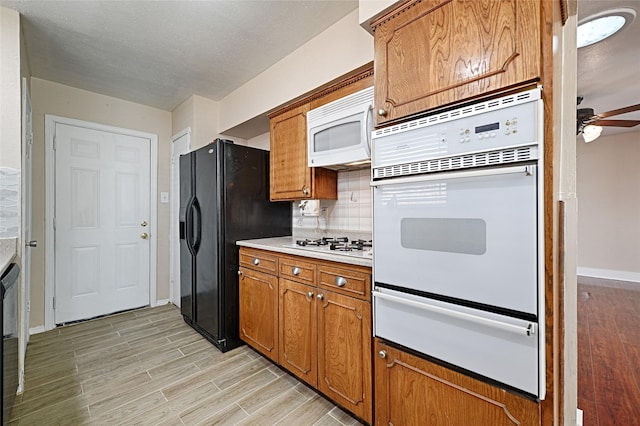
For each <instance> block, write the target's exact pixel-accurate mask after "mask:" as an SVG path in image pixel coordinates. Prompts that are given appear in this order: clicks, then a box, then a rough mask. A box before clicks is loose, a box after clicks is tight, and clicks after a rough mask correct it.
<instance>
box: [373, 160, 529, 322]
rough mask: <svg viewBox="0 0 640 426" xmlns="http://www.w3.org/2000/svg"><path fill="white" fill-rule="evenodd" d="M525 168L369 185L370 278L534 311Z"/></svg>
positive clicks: (514, 308) (425, 290) (429, 291)
mask: <svg viewBox="0 0 640 426" xmlns="http://www.w3.org/2000/svg"><path fill="white" fill-rule="evenodd" d="M531 169H532V170H533V174H532V175H526V174H525V173H524V172H522V173H510V174H491V171H490V170H489V171H487V173H488V174H487V175H483V176H476V177H465V178H452V179H450V178H443V179H440V180H435V181H434V180H428V181H424V182H411V183H398V184H386V185H380V186H378V187H376V188H375V189H374V195H373V203H374V207H373V209H374V210H373V221H374V224H373V229H374V242H375V251H374V264H375V280H376V282H378V283H381V284H390V285H394V286H398V287H404V288H408V289H413V290H416V291H421V292H425V293H431V294H437V295H442V296H444V297H449V298H455V299H459V300H464V301H469V302H472V303H479V304H483V305H488V306H495V307H498V308H503V309H508V310H514V311H518V312H523V313H528V314H534V315H535V314H536V313H537V266H536V265H537V214H536V213H537V204H536V195H537V187H536V181H537V178H536V176H535V174H536V173H535V167H531Z"/></svg>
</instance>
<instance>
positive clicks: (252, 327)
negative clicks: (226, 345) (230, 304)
mask: <svg viewBox="0 0 640 426" xmlns="http://www.w3.org/2000/svg"><path fill="white" fill-rule="evenodd" d="M239 286H240V292H239V293H240V295H239V298H240V339H242V340H243V341H244V342H246V343H247V344H249V345H250V346H251V347H253V348H254V349H255V350H257V351H258V352H260V353H262V354H263V355H264V356H266V357H267V358H269V359H271V360H272V361H275V362H278V277H276V276H274V275H268V274H265V273H262V272H257V271H252V270H251V269H247V268H240V282H239Z"/></svg>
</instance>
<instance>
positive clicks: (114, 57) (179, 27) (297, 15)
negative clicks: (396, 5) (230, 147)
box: [0, 0, 358, 111]
mask: <svg viewBox="0 0 640 426" xmlns="http://www.w3.org/2000/svg"><path fill="white" fill-rule="evenodd" d="M0 5H2V6H5V7H8V8H11V9H15V10H17V11H18V12H20V13H21V14H22V15H23V16H22V22H23V32H24V37H25V41H26V46H27V52H28V56H29V64H30V67H31V74H32V76H34V77H38V78H42V79H46V80H50V81H54V82H58V83H62V84H66V85H70V86H73V87H77V88H81V89H86V90H90V91H92V92H96V93H101V94H105V95H109V96H114V97H117V98H120V99H125V100H129V101H133V102H137V103H141V104H145V105H150V106H154V107H157V108H160V109H163V110H168V111H171V110H173V109H174V108H175V107H176V106H178V105H179V104H180V103H182V102H183V101H184V100H185V99H187V98H188V97H189V96H191V95H192V94H194V93H195V94H197V95H201V96H204V97H206V98H209V99H213V100H220V99H221V98H223V97H224V96H226V95H227V94H229V93H230V92H232V91H233V90H235V89H236V88H238V87H240V86H241V85H243V84H244V83H246V82H247V81H249V80H251V79H252V78H253V77H255V76H256V75H258V74H259V73H261V72H262V71H264V70H265V69H267V68H268V67H269V66H271V65H273V64H274V63H276V62H277V61H279V60H280V59H282V58H284V57H285V56H287V54H289V53H291V52H292V51H294V50H295V49H296V48H298V47H299V46H301V45H302V44H304V43H305V42H306V41H308V40H310V39H311V38H313V37H314V36H316V35H317V34H319V33H321V32H322V31H323V30H325V29H326V28H328V27H329V26H331V25H332V24H333V23H335V22H336V21H338V20H339V19H341V18H342V17H343V16H345V15H347V14H348V13H349V12H351V11H352V10H354V9H356V8H357V7H358V1H357V0H347V1H338V0H329V1H321V0H288V1H275V0H263V1H256V0H235V1H222V0H209V1H102V0H99V1H96V0H94V1H88V0H85V1H56V0H51V1H34V0H29V1H27V0H23V1H9V0H0Z"/></svg>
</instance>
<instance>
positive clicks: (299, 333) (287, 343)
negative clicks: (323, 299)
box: [279, 278, 317, 387]
mask: <svg viewBox="0 0 640 426" xmlns="http://www.w3.org/2000/svg"><path fill="white" fill-rule="evenodd" d="M279 284H280V365H282V366H283V367H284V368H286V369H287V370H289V371H290V372H291V373H293V374H295V375H296V376H298V377H299V378H300V379H302V380H304V381H305V382H307V383H309V384H310V385H311V386H314V387H315V386H316V384H317V366H316V360H317V357H316V353H317V339H316V336H317V330H316V310H317V308H316V306H317V305H316V300H315V296H316V294H315V292H316V289H315V287H311V286H308V285H305V284H300V283H296V282H294V281H290V280H286V279H284V278H280V283H279Z"/></svg>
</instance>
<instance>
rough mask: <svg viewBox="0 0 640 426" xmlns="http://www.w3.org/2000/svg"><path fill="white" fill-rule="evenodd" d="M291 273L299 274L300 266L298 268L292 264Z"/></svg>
mask: <svg viewBox="0 0 640 426" xmlns="http://www.w3.org/2000/svg"><path fill="white" fill-rule="evenodd" d="M291 273H292V274H293V275H300V268H298V267H297V266H294V267H293V268H291Z"/></svg>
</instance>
